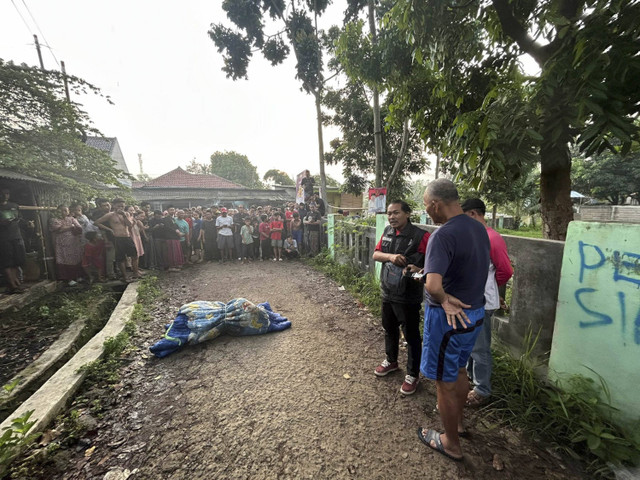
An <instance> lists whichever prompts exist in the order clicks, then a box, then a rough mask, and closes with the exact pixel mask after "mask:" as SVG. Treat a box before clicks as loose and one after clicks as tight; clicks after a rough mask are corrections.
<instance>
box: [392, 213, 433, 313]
mask: <svg viewBox="0 0 640 480" xmlns="http://www.w3.org/2000/svg"><path fill="white" fill-rule="evenodd" d="M425 235H428V232H426V231H425V230H422V229H421V228H419V227H416V226H415V225H413V224H412V223H411V222H408V223H407V224H406V225H405V227H404V228H403V229H402V230H401V231H400V234H399V235H396V229H395V228H394V227H392V226H390V225H389V226H388V227H386V228H385V229H384V233H383V234H382V239H381V240H382V242H381V245H380V247H381V251H382V253H399V254H401V255H404V256H405V257H407V264H413V265H417V266H419V267H422V266H423V265H424V253H419V252H418V247H419V246H420V243H421V242H422V238H423V237H424V236H425ZM385 263H388V262H384V263H383V264H382V268H383V269H384V268H385V265H384V264H385ZM384 278H385V275H384V272H383V275H382V281H381V282H380V285H381V287H382V301H383V302H394V303H422V300H423V295H424V294H423V290H424V285H423V284H422V283H421V282H418V281H415V280H413V279H411V278H407V277H405V278H404V279H403V283H404V288H403V290H404V292H403V293H402V294H398V293H397V291H396V290H395V289H393V288H390V287H389V286H388V285H386V284H385V282H384Z"/></svg>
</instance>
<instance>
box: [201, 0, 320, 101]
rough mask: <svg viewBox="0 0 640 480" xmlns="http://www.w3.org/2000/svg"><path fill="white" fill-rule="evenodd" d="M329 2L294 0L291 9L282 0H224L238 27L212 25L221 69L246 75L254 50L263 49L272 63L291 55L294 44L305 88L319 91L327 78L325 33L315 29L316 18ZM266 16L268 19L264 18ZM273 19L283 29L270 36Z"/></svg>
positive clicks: (298, 73) (234, 75) (231, 75)
mask: <svg viewBox="0 0 640 480" xmlns="http://www.w3.org/2000/svg"><path fill="white" fill-rule="evenodd" d="M328 3H329V2H328V1H326V0H325V1H314V2H304V3H302V2H297V1H291V5H290V6H289V8H288V7H287V5H286V4H285V2H284V1H283V0H278V1H275V0H274V1H270V2H263V1H262V0H225V1H224V2H223V3H222V8H223V9H224V11H225V12H226V13H227V18H228V19H229V20H230V21H231V22H232V23H233V24H234V27H235V29H230V28H228V27H226V26H224V25H222V24H213V25H211V29H210V30H209V37H210V38H211V40H212V41H213V42H214V44H215V45H216V47H217V48H218V52H220V53H222V57H223V59H224V67H223V68H222V70H223V71H224V72H225V73H226V74H227V77H229V78H232V79H233V80H238V79H240V78H247V68H248V66H249V61H250V59H251V56H252V55H253V53H254V51H260V52H261V53H262V55H263V56H264V57H265V59H267V60H268V61H269V62H271V64H272V65H278V64H280V63H282V62H283V61H284V60H285V58H287V57H288V55H289V53H290V51H291V49H290V47H289V46H291V47H292V48H293V52H294V55H295V57H296V77H297V78H298V79H299V80H300V81H301V82H302V89H303V90H304V91H305V92H307V93H313V92H318V91H319V90H320V89H321V88H322V84H323V81H324V77H323V72H322V67H323V62H322V48H323V46H322V36H323V32H316V29H315V27H314V23H313V20H314V18H315V16H317V15H321V14H322V13H323V12H324V11H325V9H326V7H327V5H328ZM267 15H268V16H269V17H270V19H271V21H269V22H266V21H265V20H266V17H267ZM273 21H278V22H279V26H280V29H281V31H279V32H276V33H274V34H272V35H268V34H267V33H266V32H265V26H266V25H272V24H273ZM285 36H286V37H285ZM285 38H286V41H285ZM287 43H288V44H287Z"/></svg>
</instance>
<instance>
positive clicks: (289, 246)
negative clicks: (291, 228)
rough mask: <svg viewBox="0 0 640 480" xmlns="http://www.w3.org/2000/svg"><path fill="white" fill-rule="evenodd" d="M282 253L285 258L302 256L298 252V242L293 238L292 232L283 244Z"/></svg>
mask: <svg viewBox="0 0 640 480" xmlns="http://www.w3.org/2000/svg"><path fill="white" fill-rule="evenodd" d="M282 254H283V255H284V256H285V258H288V259H294V258H298V257H299V256H300V253H299V252H298V242H297V241H296V240H295V239H294V238H293V236H292V235H291V234H289V235H287V238H285V239H284V243H283V244H282Z"/></svg>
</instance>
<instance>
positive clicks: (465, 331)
mask: <svg viewBox="0 0 640 480" xmlns="http://www.w3.org/2000/svg"><path fill="white" fill-rule="evenodd" d="M424 205H425V207H426V210H427V213H428V214H429V216H430V217H431V219H432V220H433V222H434V223H436V224H441V225H442V226H441V227H440V228H438V229H437V230H436V231H435V232H434V233H433V234H432V235H431V237H430V238H429V243H428V245H427V253H426V258H425V267H424V273H425V274H426V285H425V290H426V305H425V313H424V338H423V349H422V363H421V365H420V370H421V372H422V374H423V375H424V376H425V377H426V378H429V379H431V380H435V382H436V390H437V396H438V406H439V410H440V417H441V419H442V425H443V426H444V433H442V434H440V433H438V432H437V431H435V430H432V429H427V428H422V427H420V428H418V437H419V438H420V440H421V441H422V442H423V443H424V444H425V445H427V446H428V447H430V448H432V449H434V450H436V451H437V452H438V453H441V454H442V455H444V456H446V457H448V458H450V459H452V460H455V461H462V459H463V456H462V447H461V445H460V438H459V435H460V434H461V433H464V427H463V424H462V413H463V409H464V405H465V402H466V400H467V394H468V393H469V380H468V379H467V370H466V365H467V361H468V360H469V356H470V355H471V350H472V349H473V345H474V343H475V341H476V338H477V336H478V331H479V330H480V329H481V328H482V323H483V319H484V286H485V283H486V281H487V272H488V271H489V237H488V236H487V232H486V230H485V228H484V227H483V226H482V225H481V224H480V223H479V222H476V221H475V220H473V219H472V218H469V217H468V216H467V215H465V214H464V212H463V211H462V208H461V206H460V203H459V201H458V191H457V189H456V187H455V185H454V184H453V183H452V182H451V181H450V180H447V179H444V178H440V179H437V180H434V181H433V182H431V183H430V184H429V185H428V186H427V189H426V191H425V193H424Z"/></svg>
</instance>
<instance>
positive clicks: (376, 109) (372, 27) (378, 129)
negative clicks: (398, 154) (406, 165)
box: [368, 0, 382, 188]
mask: <svg viewBox="0 0 640 480" xmlns="http://www.w3.org/2000/svg"><path fill="white" fill-rule="evenodd" d="M368 6H369V31H370V32H371V44H372V45H373V47H374V48H375V46H376V45H377V43H378V36H377V34H376V20H375V10H374V5H373V0H368ZM373 142H374V147H375V152H376V165H375V167H376V169H375V171H376V180H375V182H376V183H375V186H376V188H380V187H381V186H382V125H381V122H380V93H379V92H378V86H377V85H374V86H373Z"/></svg>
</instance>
